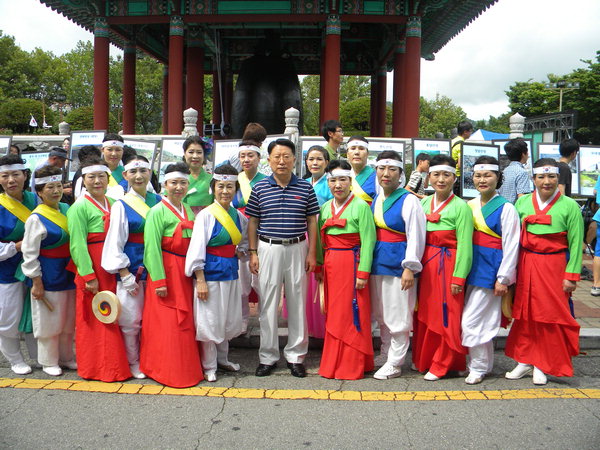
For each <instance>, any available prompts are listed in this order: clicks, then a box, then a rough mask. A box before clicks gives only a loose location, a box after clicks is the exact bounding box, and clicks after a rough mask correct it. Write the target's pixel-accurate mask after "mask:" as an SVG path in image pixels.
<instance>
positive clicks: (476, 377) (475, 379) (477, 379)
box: [465, 372, 485, 384]
mask: <svg viewBox="0 0 600 450" xmlns="http://www.w3.org/2000/svg"><path fill="white" fill-rule="evenodd" d="M484 376H485V375H480V374H478V373H475V372H470V373H469V376H467V378H465V383H467V384H479V383H481V382H482V381H483V378H484Z"/></svg>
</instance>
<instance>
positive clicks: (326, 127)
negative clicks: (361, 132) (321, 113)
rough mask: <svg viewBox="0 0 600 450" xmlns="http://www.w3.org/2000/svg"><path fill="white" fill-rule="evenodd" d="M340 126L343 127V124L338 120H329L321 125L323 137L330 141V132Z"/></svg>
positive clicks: (333, 131)
mask: <svg viewBox="0 0 600 450" xmlns="http://www.w3.org/2000/svg"><path fill="white" fill-rule="evenodd" d="M338 128H342V124H341V123H340V122H339V121H338V120H327V121H326V122H325V123H324V124H323V126H322V127H321V135H322V136H323V139H325V140H326V141H329V132H330V131H331V132H332V133H335V130H337V129H338Z"/></svg>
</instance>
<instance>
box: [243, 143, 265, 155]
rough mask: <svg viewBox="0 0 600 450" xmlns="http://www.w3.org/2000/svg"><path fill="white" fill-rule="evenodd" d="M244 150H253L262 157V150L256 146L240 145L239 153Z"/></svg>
mask: <svg viewBox="0 0 600 450" xmlns="http://www.w3.org/2000/svg"><path fill="white" fill-rule="evenodd" d="M242 150H253V151H255V152H256V153H258V154H259V155H260V148H258V147H257V146H256V145H240V147H239V148H238V153H239V152H241V151H242Z"/></svg>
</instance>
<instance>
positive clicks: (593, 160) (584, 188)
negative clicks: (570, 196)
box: [579, 145, 600, 197]
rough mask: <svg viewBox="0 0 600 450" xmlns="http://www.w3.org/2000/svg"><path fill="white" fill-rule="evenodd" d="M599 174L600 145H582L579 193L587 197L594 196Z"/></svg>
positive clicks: (580, 148)
mask: <svg viewBox="0 0 600 450" xmlns="http://www.w3.org/2000/svg"><path fill="white" fill-rule="evenodd" d="M599 175H600V147H599V146H594V145H582V146H581V147H579V187H580V192H579V193H580V194H581V195H584V196H586V197H592V196H593V195H594V188H595V187H596V183H597V182H598V177H599ZM599 191H600V189H599Z"/></svg>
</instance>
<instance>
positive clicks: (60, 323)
mask: <svg viewBox="0 0 600 450" xmlns="http://www.w3.org/2000/svg"><path fill="white" fill-rule="evenodd" d="M44 297H45V298H46V299H47V300H48V301H49V302H50V303H51V304H52V306H53V308H54V310H53V311H50V310H49V309H48V307H47V306H46V305H45V304H44V302H42V301H40V300H36V299H34V298H32V299H31V320H32V322H33V335H34V336H35V337H36V338H37V348H38V362H39V363H40V364H41V365H42V366H58V365H59V364H60V363H66V362H70V361H73V360H74V359H75V354H74V352H73V345H74V340H73V335H74V334H75V289H69V290H66V291H45V292H44Z"/></svg>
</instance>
